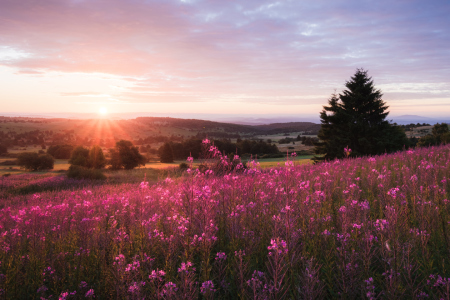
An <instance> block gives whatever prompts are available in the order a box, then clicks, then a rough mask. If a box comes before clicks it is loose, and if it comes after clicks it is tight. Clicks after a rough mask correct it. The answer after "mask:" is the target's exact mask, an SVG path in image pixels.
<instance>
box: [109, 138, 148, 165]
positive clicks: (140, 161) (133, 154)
mask: <svg viewBox="0 0 450 300" xmlns="http://www.w3.org/2000/svg"><path fill="white" fill-rule="evenodd" d="M109 154H110V157H111V159H110V160H109V164H110V165H111V169H113V170H118V169H122V168H123V169H125V170H131V169H134V168H136V167H137V166H141V165H142V166H145V157H144V156H142V155H141V154H140V153H139V149H138V148H137V147H134V146H133V144H132V143H131V142H130V141H126V140H120V141H118V142H117V143H116V147H115V148H114V149H110V150H109Z"/></svg>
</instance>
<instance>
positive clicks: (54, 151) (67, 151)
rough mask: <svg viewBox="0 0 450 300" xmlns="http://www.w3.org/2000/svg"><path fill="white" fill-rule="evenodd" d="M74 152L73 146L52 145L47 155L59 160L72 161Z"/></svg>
mask: <svg viewBox="0 0 450 300" xmlns="http://www.w3.org/2000/svg"><path fill="white" fill-rule="evenodd" d="M72 150H73V146H72V145H51V146H50V147H48V149H47V153H48V154H50V155H51V156H53V157H54V158H57V159H70V156H71V154H72Z"/></svg>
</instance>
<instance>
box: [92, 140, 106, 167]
mask: <svg viewBox="0 0 450 300" xmlns="http://www.w3.org/2000/svg"><path fill="white" fill-rule="evenodd" d="M105 165H106V158H105V155H104V154H103V150H102V148H101V147H100V146H98V145H95V146H93V147H92V148H91V150H90V151H89V158H88V166H89V167H90V168H93V169H102V168H104V167H105Z"/></svg>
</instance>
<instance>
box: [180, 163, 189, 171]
mask: <svg viewBox="0 0 450 300" xmlns="http://www.w3.org/2000/svg"><path fill="white" fill-rule="evenodd" d="M178 167H179V168H180V170H186V169H187V168H189V166H188V164H187V163H185V162H183V163H181V164H180V165H179V166H178Z"/></svg>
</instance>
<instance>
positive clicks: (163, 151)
mask: <svg viewBox="0 0 450 300" xmlns="http://www.w3.org/2000/svg"><path fill="white" fill-rule="evenodd" d="M158 152H159V153H158V154H159V159H160V161H161V162H162V163H173V150H172V146H171V145H170V143H164V145H162V147H161V148H160V149H159V151H158Z"/></svg>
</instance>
